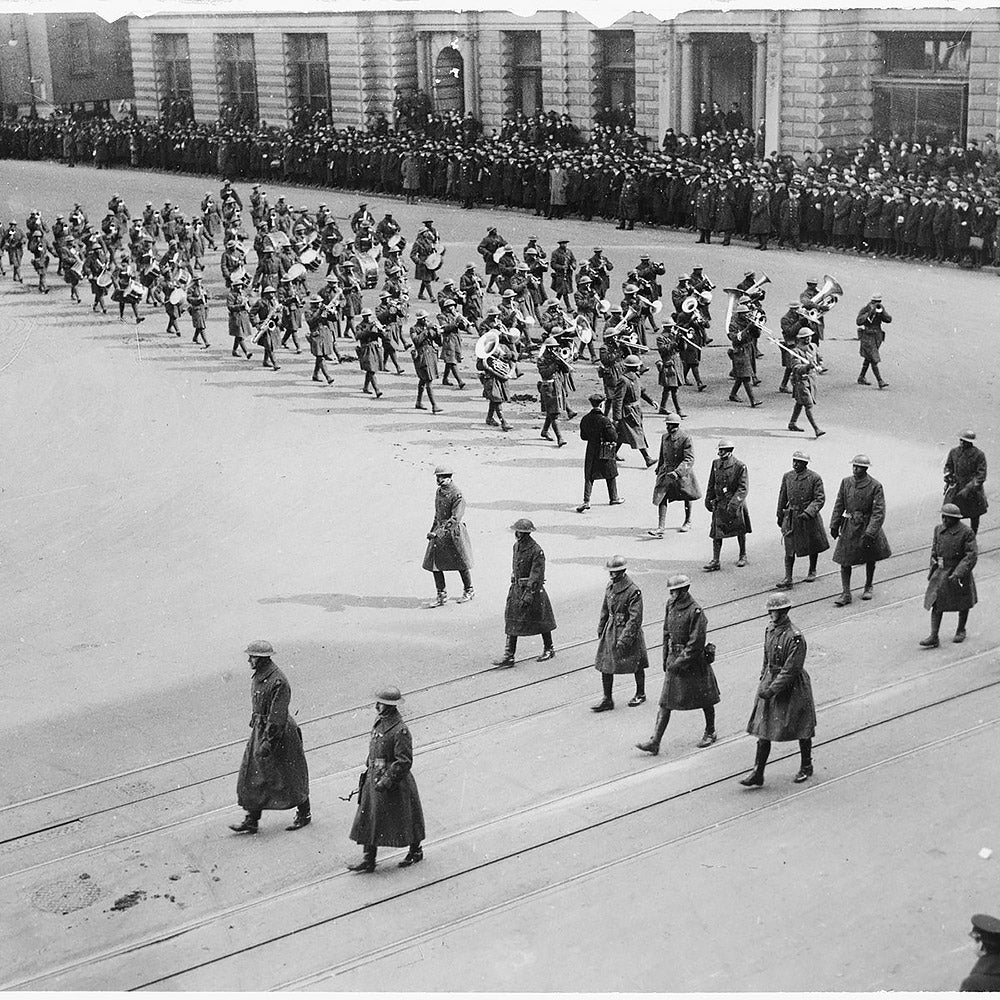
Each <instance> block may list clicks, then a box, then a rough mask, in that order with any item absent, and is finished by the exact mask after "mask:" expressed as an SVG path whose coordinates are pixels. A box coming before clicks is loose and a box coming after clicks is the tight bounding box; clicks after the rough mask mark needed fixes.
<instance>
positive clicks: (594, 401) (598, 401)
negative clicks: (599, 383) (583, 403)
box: [587, 392, 604, 406]
mask: <svg viewBox="0 0 1000 1000" xmlns="http://www.w3.org/2000/svg"><path fill="white" fill-rule="evenodd" d="M587 399H588V400H589V401H590V405H591V406H602V405H603V404H604V397H603V396H602V395H601V394H600V393H599V392H592V393H591V394H590V395H589V396H588V397H587Z"/></svg>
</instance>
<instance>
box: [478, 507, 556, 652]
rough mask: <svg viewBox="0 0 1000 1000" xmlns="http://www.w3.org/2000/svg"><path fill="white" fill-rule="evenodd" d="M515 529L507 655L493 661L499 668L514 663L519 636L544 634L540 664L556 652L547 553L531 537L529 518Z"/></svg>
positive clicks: (507, 609)
mask: <svg viewBox="0 0 1000 1000" xmlns="http://www.w3.org/2000/svg"><path fill="white" fill-rule="evenodd" d="M510 530H511V531H513V532H514V536H515V539H516V540H515V542H514V554H513V559H512V562H511V569H510V589H509V590H508V591H507V604H506V606H505V607H504V634H505V635H506V636H507V642H506V645H505V646H504V650H503V656H501V657H500V658H499V659H497V660H494V661H493V666H495V667H512V666H514V653H515V652H516V651H517V637H518V636H519V635H540V636H541V637H542V655H541V656H539V657H538V659H537V662H538V663H544V662H545V661H546V660H551V659H552V658H553V657H554V656H555V655H556V651H555V649H554V648H553V645H552V633H553V631H555V627H556V618H555V615H554V614H553V613H552V602H551V601H550V600H549V595H548V594H547V593H546V592H545V553H544V552H543V551H542V547H541V546H540V545H539V544H538V542H536V541H535V540H534V538H532V537H531V533H532V532H533V531H534V530H535V525H534V524H533V523H532V522H531V521H529V520H528V518H526V517H521V518H518V519H517V520H516V521H515V522H514V523H513V524H512V525H511V526H510Z"/></svg>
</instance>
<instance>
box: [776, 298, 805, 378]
mask: <svg viewBox="0 0 1000 1000" xmlns="http://www.w3.org/2000/svg"><path fill="white" fill-rule="evenodd" d="M802 309H803V306H802V305H801V303H799V302H789V303H788V312H786V313H785V315H784V316H782V317H781V319H780V320H779V323H780V325H781V342H782V347H783V348H784V350H782V349H781V348H779V349H778V353H779V354H780V355H781V365H782V367H783V368H784V369H785V373H784V375H783V376H782V377H781V385H780V386H778V392H790V391H791V390H790V389H789V388H788V383H789V381H791V378H792V369H793V368H794V367H795V365H796V364H797V363H798V355H796V353H795V348H796V347H797V346H798V342H799V331H800V330H802V329H804V328H805V327H806V326H808V324H807V322H806V319H805V317H804V316H803V315H802Z"/></svg>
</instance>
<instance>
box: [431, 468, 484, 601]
mask: <svg viewBox="0 0 1000 1000" xmlns="http://www.w3.org/2000/svg"><path fill="white" fill-rule="evenodd" d="M434 475H435V476H436V477H437V484H438V488H437V493H436V494H435V496H434V523H433V524H432V525H431V530H430V531H428V532H427V551H426V552H425V553H424V562H423V568H424V569H425V570H427V571H428V572H429V573H433V574H434V584H435V586H436V587H437V598H436V600H435V601H434V603H433V604H431V605H430V607H435V608H437V607H440V606H441V605H442V604H447V603H448V592H447V591H446V590H445V584H444V574H445V570H457V571H458V572H459V574H460V575H461V577H462V586H463V587H464V588H465V589H464V591H463V593H462V596H461V597H459V598H458V599H457V601H456V603H458V604H464V603H465V602H466V601H471V600H472V598H473V597H475V596H476V592H475V590H474V589H473V586H472V545H471V543H470V541H469V532H468V531H467V530H466V527H465V522H464V521H463V520H462V518H463V517H464V516H465V498H464V497H463V496H462V491H461V490H460V489H459V488H458V487H457V486H456V485H455V484H454V483H453V482H452V478H451V477H452V475H453V473H452V470H451V467H450V466H447V465H439V466H438V467H437V468H436V469H435V470H434Z"/></svg>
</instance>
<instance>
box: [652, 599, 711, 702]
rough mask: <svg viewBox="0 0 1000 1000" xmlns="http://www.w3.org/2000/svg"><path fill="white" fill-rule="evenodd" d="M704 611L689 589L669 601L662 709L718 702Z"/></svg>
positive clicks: (664, 639) (665, 631) (664, 627)
mask: <svg viewBox="0 0 1000 1000" xmlns="http://www.w3.org/2000/svg"><path fill="white" fill-rule="evenodd" d="M707 628H708V620H707V619H706V618H705V612H704V611H702V609H701V608H700V607H699V605H698V603H697V602H696V601H695V599H694V598H693V597H692V596H691V594H690V593H689V592H688V591H685V592H684V593H682V594H679V595H678V596H677V597H675V598H673V600H671V601H668V602H667V614H666V617H665V618H664V620H663V669H664V671H665V672H666V675H667V676H666V677H664V678H663V690H662V691H661V693H660V708H665V709H667V710H668V711H674V710H675V709H676V710H679V711H687V710H689V709H694V708H707V707H708V706H709V705H716V704H718V702H719V685H718V682H717V681H716V679H715V671H714V670H712V666H711V664H709V663H706V662H705V632H706V630H707Z"/></svg>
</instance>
